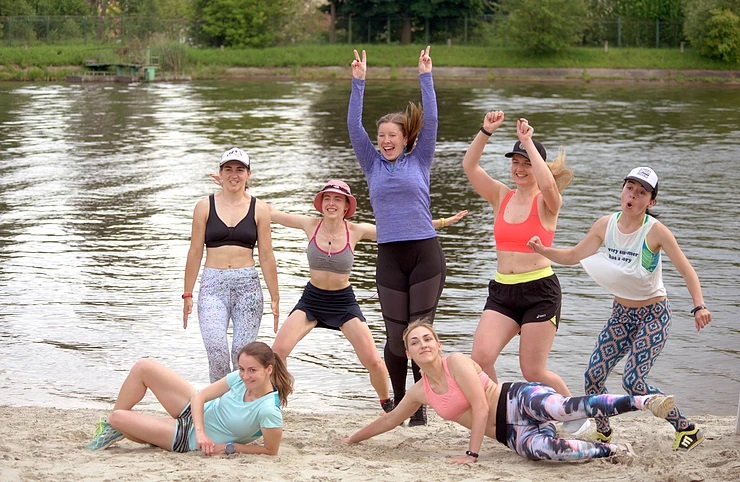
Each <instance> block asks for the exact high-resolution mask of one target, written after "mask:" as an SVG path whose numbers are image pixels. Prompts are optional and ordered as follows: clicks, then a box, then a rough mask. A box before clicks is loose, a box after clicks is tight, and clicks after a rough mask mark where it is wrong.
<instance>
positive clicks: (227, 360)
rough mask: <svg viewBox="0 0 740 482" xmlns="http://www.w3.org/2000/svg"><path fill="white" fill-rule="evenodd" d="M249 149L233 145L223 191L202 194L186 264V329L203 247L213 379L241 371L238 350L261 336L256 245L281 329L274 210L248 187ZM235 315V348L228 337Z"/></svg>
mask: <svg viewBox="0 0 740 482" xmlns="http://www.w3.org/2000/svg"><path fill="white" fill-rule="evenodd" d="M251 173H252V171H251V163H250V159H249V156H248V155H247V153H246V152H244V151H243V150H241V149H239V148H233V149H229V150H228V151H226V152H224V154H223V155H222V156H221V161H220V163H219V175H218V176H217V177H218V179H219V181H218V182H219V184H220V185H221V191H220V192H217V193H216V194H211V195H210V196H208V197H206V198H203V199H201V200H200V201H198V203H197V204H196V206H195V210H194V211H193V223H192V233H191V237H190V250H189V251H188V258H187V263H186V265H185V291H184V293H183V295H182V298H183V302H184V306H183V318H182V322H183V328H187V326H188V317H189V315H190V313H191V312H192V310H193V288H194V287H195V280H196V278H197V277H198V271H199V270H200V264H201V260H202V258H203V246H205V248H206V249H205V252H206V261H205V266H204V268H203V274H202V276H201V279H200V292H199V293H198V322H199V325H200V332H201V335H202V337H203V343H204V345H205V347H206V353H207V355H208V367H209V375H210V379H211V382H212V383H213V382H215V381H216V380H220V379H221V378H223V377H225V376H226V374H228V373H230V372H232V371H233V370H236V369H237V367H238V365H237V362H238V360H237V355H238V353H239V350H240V349H241V348H242V347H243V346H244V345H246V344H247V343H249V342H252V341H254V340H255V339H256V338H257V334H258V332H259V328H260V322H261V321H262V310H263V296H262V287H261V286H260V279H259V275H258V274H257V269H256V267H255V262H254V249H255V247H256V248H257V252H258V255H259V260H260V267H261V269H262V275H263V276H264V277H265V283H266V284H267V288H268V290H269V291H270V301H271V306H272V314H273V318H274V329H275V331H277V324H278V317H279V303H280V294H279V291H278V279H277V265H276V263H275V256H274V254H273V252H272V237H271V233H270V212H269V209H268V207H267V204H265V203H264V202H262V201H259V200H257V198H255V197H254V196H252V195H251V194H249V192H248V191H246V188H247V182H248V181H249V178H250V176H251ZM229 320H232V322H233V324H234V326H233V339H232V343H231V349H229V340H228V338H227V329H228V326H229Z"/></svg>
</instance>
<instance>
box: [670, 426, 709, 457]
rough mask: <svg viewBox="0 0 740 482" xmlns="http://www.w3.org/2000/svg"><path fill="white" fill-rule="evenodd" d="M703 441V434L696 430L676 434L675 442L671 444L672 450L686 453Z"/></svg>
mask: <svg viewBox="0 0 740 482" xmlns="http://www.w3.org/2000/svg"><path fill="white" fill-rule="evenodd" d="M703 441H704V433H703V432H702V431H701V430H699V429H698V428H696V427H694V429H693V430H686V431H684V432H676V441H675V442H673V450H682V451H685V452H688V451H689V450H691V449H693V448H694V447H696V446H697V445H699V444H700V443H702V442H703Z"/></svg>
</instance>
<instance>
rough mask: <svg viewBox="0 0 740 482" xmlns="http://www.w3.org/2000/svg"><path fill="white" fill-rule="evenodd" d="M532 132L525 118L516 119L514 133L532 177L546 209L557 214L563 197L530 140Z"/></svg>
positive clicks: (532, 129) (550, 172)
mask: <svg viewBox="0 0 740 482" xmlns="http://www.w3.org/2000/svg"><path fill="white" fill-rule="evenodd" d="M532 134H534V127H532V126H531V125H529V122H527V119H524V118H522V119H519V120H518V121H516V135H517V137H518V138H519V142H521V144H522V146H523V147H524V149H525V150H526V151H527V156H529V162H530V164H532V171H533V172H534V177H535V179H537V187H539V189H540V192H542V200H543V201H544V202H545V206H547V209H548V210H549V211H550V212H551V213H553V214H555V215H557V214H558V213H559V212H560V207H561V206H562V205H563V198H562V197H561V196H560V191H558V185H557V183H556V182H555V177H553V175H552V171H550V168H549V167H547V163H545V160H544V159H542V156H541V155H540V153H539V151H538V150H537V147H535V145H534V142H533V141H532Z"/></svg>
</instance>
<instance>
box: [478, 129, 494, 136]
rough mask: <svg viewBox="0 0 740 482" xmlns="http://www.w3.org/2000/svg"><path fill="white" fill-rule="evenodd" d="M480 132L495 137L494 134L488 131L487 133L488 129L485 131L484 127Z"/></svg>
mask: <svg viewBox="0 0 740 482" xmlns="http://www.w3.org/2000/svg"><path fill="white" fill-rule="evenodd" d="M480 131H481V132H482V133H484V134H485V135H487V136H488V137H491V136H492V135H493V132H488V131H487V130H486V129H484V128H483V127H481V128H480Z"/></svg>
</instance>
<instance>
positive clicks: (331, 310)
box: [270, 179, 466, 411]
mask: <svg viewBox="0 0 740 482" xmlns="http://www.w3.org/2000/svg"><path fill="white" fill-rule="evenodd" d="M313 206H314V208H316V210H317V211H318V212H319V213H321V217H316V216H303V215H296V214H287V213H284V212H282V211H280V210H278V209H276V208H274V207H272V206H270V214H271V216H272V221H274V222H276V223H278V224H281V225H283V226H286V227H289V228H295V229H302V230H303V231H304V232H305V233H306V237H307V238H308V247H307V248H306V256H307V258H308V265H309V268H310V279H309V281H308V283H307V284H306V287H305V288H304V290H303V295H302V296H301V298H300V300H299V301H298V303H297V304H296V305H295V307H294V308H293V310H292V311H291V313H290V316H288V318H287V319H286V320H285V321H284V322H283V324H282V326H281V327H280V330H279V331H278V334H277V336H276V337H275V342H274V343H273V350H275V353H277V354H278V355H279V356H281V357H282V358H283V359H287V357H288V355H289V354H290V353H291V351H293V348H294V347H295V346H296V345H297V344H298V342H299V341H301V340H302V339H303V337H305V336H306V335H307V334H308V333H309V332H310V331H311V330H313V329H314V328H315V327H321V328H328V329H332V330H341V331H342V333H343V334H344V336H345V337H347V340H349V342H350V343H351V344H352V347H353V348H354V350H355V353H356V354H357V357H358V358H359V360H360V362H361V363H362V365H363V366H364V367H365V368H366V369H367V370H368V372H369V374H370V383H371V384H372V386H373V388H374V389H375V391H376V392H377V394H378V398H379V399H380V404H381V407H382V408H383V409H384V410H385V411H390V410H391V409H392V408H393V400H391V399H390V398H389V389H388V370H387V369H386V367H385V365H384V364H383V360H381V358H380V355H379V354H378V350H377V349H376V347H375V342H374V340H373V337H372V334H371V333H370V329H369V328H368V326H367V324H366V323H365V317H364V316H363V314H362V311H361V310H360V306H359V304H358V303H357V300H356V298H355V294H354V291H353V289H352V285H351V284H350V281H349V276H350V273H351V271H352V265H353V263H354V256H355V255H354V250H355V245H356V244H357V243H358V242H359V241H360V240H362V239H369V240H374V239H375V237H376V232H375V226H374V225H372V224H368V223H353V222H350V221H348V220H347V219H348V218H350V217H352V215H353V214H354V213H355V210H356V208H357V200H356V199H355V197H354V196H353V195H352V192H351V189H350V187H349V185H348V184H347V183H345V182H344V181H340V180H338V179H333V180H330V181H328V182H327V183H326V184H325V185H324V186H323V188H322V189H321V190H320V191H319V192H318V193H317V194H316V196H314V200H313ZM465 214H466V212H461V213H458V214H456V215H455V216H453V217H451V218H448V219H445V220H444V221H442V220H439V221H438V224H439V225H441V224H442V223H443V222H444V223H445V224H452V223H453V222H455V221H457V220H458V219H460V218H462V217H463V216H464V215H465Z"/></svg>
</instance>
